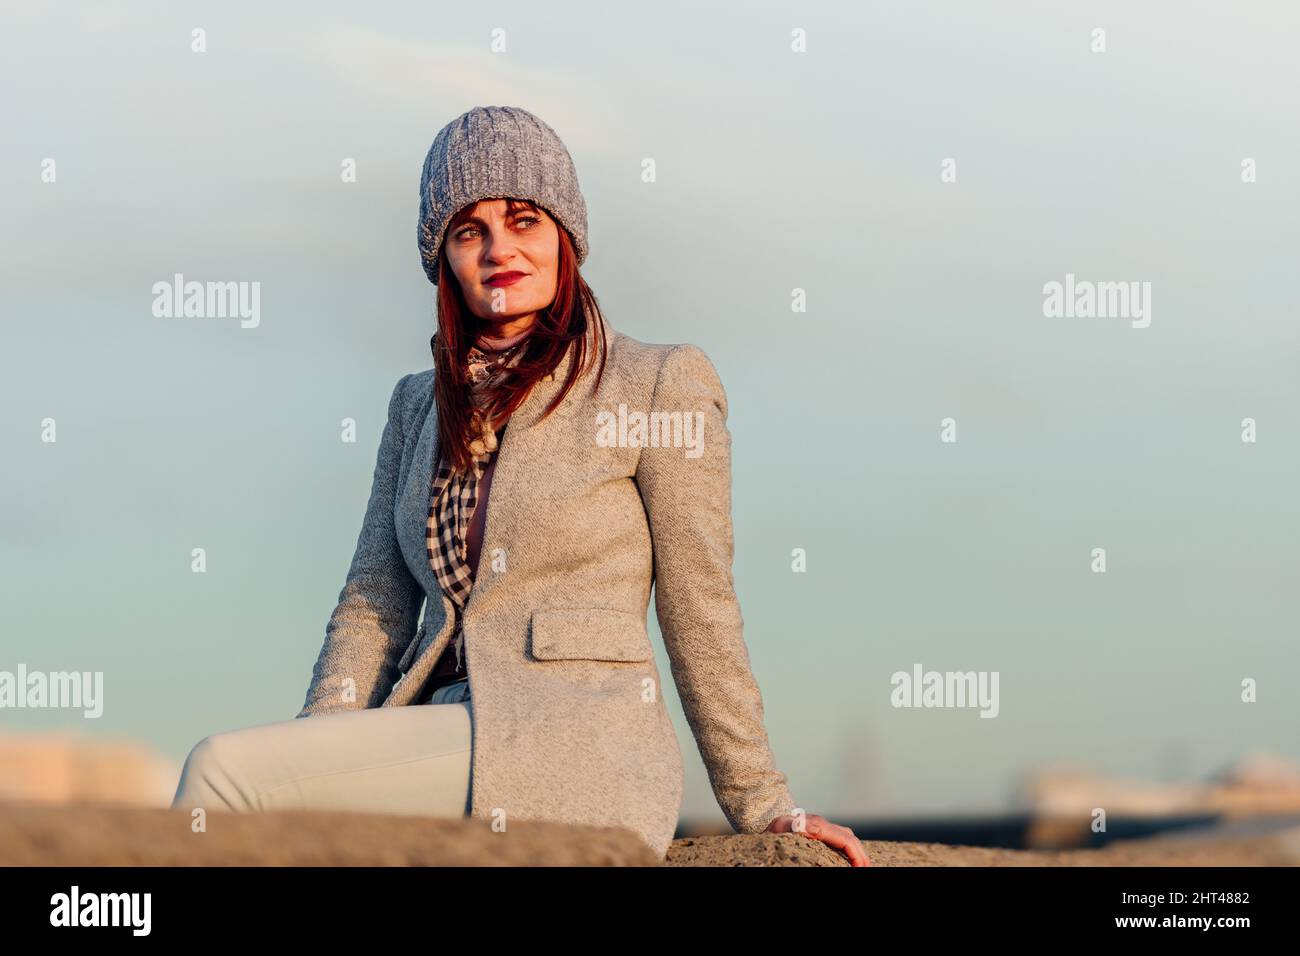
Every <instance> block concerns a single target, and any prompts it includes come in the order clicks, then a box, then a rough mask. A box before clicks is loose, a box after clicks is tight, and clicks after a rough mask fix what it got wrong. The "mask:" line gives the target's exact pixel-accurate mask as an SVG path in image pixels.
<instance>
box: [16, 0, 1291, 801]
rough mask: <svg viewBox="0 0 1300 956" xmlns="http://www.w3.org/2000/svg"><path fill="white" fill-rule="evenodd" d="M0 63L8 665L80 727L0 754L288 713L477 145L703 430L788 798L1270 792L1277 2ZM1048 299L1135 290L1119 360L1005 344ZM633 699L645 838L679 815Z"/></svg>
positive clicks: (693, 791) (77, 36)
mask: <svg viewBox="0 0 1300 956" xmlns="http://www.w3.org/2000/svg"><path fill="white" fill-rule="evenodd" d="M4 19H5V28H4V30H3V31H0V91H2V92H0V108H2V109H3V114H2V115H3V117H4V123H3V124H0V146H2V148H0V204H2V208H3V210H4V215H3V217H0V220H2V221H0V280H2V282H3V288H4V295H3V310H2V312H0V317H2V319H3V323H4V333H5V340H4V348H3V350H2V351H0V372H2V373H3V374H2V375H0V435H2V436H3V442H4V444H3V447H4V452H5V454H4V463H5V467H4V468H3V469H0V499H2V500H3V502H4V524H3V536H2V537H0V582H2V583H0V589H2V590H0V596H2V597H3V598H4V602H5V610H6V613H5V614H4V616H3V623H2V624H0V669H10V670H12V669H14V668H15V667H16V666H17V665H18V664H19V663H20V662H21V663H24V664H25V665H26V666H27V667H28V668H29V669H32V670H38V669H39V670H48V671H54V670H80V671H102V672H103V673H104V680H105V698H106V700H105V712H104V714H103V716H102V717H101V718H99V719H97V720H85V719H82V718H80V717H79V716H77V715H70V714H69V713H68V712H67V711H57V710H47V711H32V710H24V711H0V722H2V723H0V729H5V730H8V729H23V730H37V729H59V728H66V729H75V730H78V731H81V732H85V733H89V734H99V735H124V736H130V737H134V738H137V739H141V740H145V741H147V742H148V743H150V744H151V745H153V746H155V747H157V748H158V749H159V750H160V751H161V752H163V753H164V754H166V755H168V756H170V757H171V758H173V759H175V760H177V761H178V762H179V761H181V760H183V759H184V757H185V755H186V754H187V753H188V751H189V749H190V747H192V746H193V745H194V744H195V743H197V742H198V740H200V739H201V738H202V737H204V736H206V735H208V734H211V733H215V732H218V731H221V730H228V729H235V728H237V727H242V726H246V725H251V724H256V723H264V722H271V721H275V720H281V719H288V718H290V717H292V716H293V715H294V714H295V713H296V712H297V711H298V709H299V708H300V707H301V705H302V701H303V697H304V695H305V692H306V689H307V685H308V683H309V680H310V675H311V667H312V664H313V663H314V661H315V659H316V655H317V652H318V651H319V648H320V644H321V641H322V640H323V638H324V629H325V624H326V622H327V621H328V619H329V616H330V613H331V612H332V610H333V608H334V604H335V602H336V600H337V597H338V592H339V589H340V588H341V587H342V584H343V579H344V576H345V574H346V571H347V568H348V565H349V563H350V560H351V557H352V549H353V547H354V546H355V543H356V535H357V532H358V530H359V528H360V521H361V516H362V513H363V510H364V507H365V503H366V496H367V494H368V491H369V486H370V479H371V473H372V470H373V468H374V454H375V450H376V448H377V445H378V440H379V435H380V432H381V430H382V427H383V423H384V417H385V413H386V408H387V401H388V398H389V396H390V394H391V391H392V387H393V385H394V383H395V382H396V381H397V379H398V378H400V377H401V376H402V375H404V374H406V373H407V372H412V371H418V370H421V369H424V368H427V367H428V337H429V335H430V333H431V331H432V329H433V314H432V306H433V292H434V289H433V286H431V285H430V284H429V283H428V281H427V279H426V278H425V276H424V274H423V271H422V269H421V268H420V262H419V254H418V249H417V245H416V230H415V225H416V214H417V209H418V187H419V174H420V168H421V165H422V163H423V160H424V156H425V153H426V151H427V150H428V147H429V144H430V143H431V142H432V140H433V137H434V135H435V134H436V133H437V131H438V129H439V128H441V127H442V126H443V125H444V124H445V123H447V122H449V121H450V120H451V119H453V118H454V117H456V116H458V115H459V114H460V113H462V112H464V111H465V110H467V109H469V108H471V107H473V106H476V105H513V106H521V107H524V108H525V109H528V110H530V111H532V112H534V113H535V114H537V115H538V116H539V117H541V118H542V119H544V120H545V121H546V122H547V123H548V124H550V125H551V126H552V127H553V128H554V129H555V130H556V131H557V133H558V134H559V135H560V137H561V138H562V139H563V140H564V142H565V143H566V145H567V146H568V148H569V151H570V153H571V154H572V156H573V158H574V161H575V164H576V167H577V170H578V175H579V180H580V182H581V185H582V190H583V194H584V197H585V199H586V203H587V207H588V210H589V240H590V246H591V252H590V257H589V258H588V260H587V261H586V263H585V264H584V266H583V270H582V271H583V275H584V277H585V279H586V280H587V282H588V283H589V284H590V285H591V286H592V288H593V289H594V290H595V292H596V294H597V296H598V298H599V300H600V303H601V305H602V307H603V309H604V311H605V314H606V317H607V318H608V319H609V321H610V323H611V324H612V325H613V326H614V328H616V329H618V330H619V331H622V332H624V333H626V334H628V335H630V336H632V337H633V338H637V339H640V340H641V341H646V342H660V343H677V342H689V343H693V344H696V345H698V346H699V347H700V348H702V349H704V350H705V351H706V353H707V354H708V355H709V356H710V358H711V359H712V360H713V362H714V364H715V366H716V368H717V369H718V372H719V374H720V376H721V378H722V381H723V383H724V386H725V388H726V390H727V396H728V400H729V407H730V416H729V419H728V425H729V427H730V430H731V432H732V437H733V462H732V464H733V516H734V523H735V542H736V563H735V577H736V588H737V595H738V598H739V600H740V604H741V608H742V611H743V615H744V620H745V638H746V642H747V644H748V647H749V650H750V655H751V660H752V663H753V668H754V673H755V676H756V678H757V680H758V683H759V685H760V687H761V688H762V692H763V701H764V706H765V713H766V726H767V728H768V732H769V734H770V737H771V742H772V746H773V750H774V753H775V755H776V758H777V764H778V766H779V767H780V768H781V769H782V770H783V772H785V773H786V774H787V776H788V777H789V778H790V783H791V789H792V792H793V793H794V795H795V797H796V799H797V800H799V801H800V802H801V804H803V805H804V806H805V807H807V808H809V809H810V810H812V811H813V812H820V813H824V814H826V815H827V816H830V817H831V818H832V819H834V818H835V817H836V816H841V817H850V816H852V817H862V816H869V815H874V816H892V815H905V814H917V813H985V812H999V811H1003V810H1006V809H1008V808H1009V807H1011V806H1013V805H1014V803H1015V799H1016V794H1017V792H1018V789H1017V788H1018V787H1019V785H1020V783H1021V782H1022V781H1023V780H1024V777H1025V775H1026V774H1027V773H1030V772H1032V771H1034V770H1037V769H1039V768H1042V767H1044V766H1049V765H1050V766H1077V767H1081V768H1085V769H1088V770H1091V771H1094V772H1097V773H1106V774H1116V775H1123V776H1133V777H1142V778H1147V779H1162V780H1164V779H1175V778H1189V777H1203V776H1205V775H1208V774H1212V773H1215V772H1217V771H1219V770H1222V769H1223V768H1224V767H1225V766H1227V765H1228V764H1230V763H1232V762H1233V761H1235V760H1237V759H1238V758H1240V757H1242V756H1243V755H1245V754H1247V753H1249V752H1252V751H1269V752H1273V753H1278V754H1282V755H1284V756H1289V757H1291V758H1294V759H1300V737H1298V735H1297V734H1296V727H1297V726H1300V693H1298V691H1300V687H1298V686H1297V683H1298V681H1300V640H1297V638H1298V637H1300V634H1297V624H1296V621H1297V611H1300V587H1297V583H1296V582H1297V574H1296V568H1297V546H1298V542H1300V503H1297V497H1296V490H1295V489H1296V486H1297V474H1298V472H1300V426H1298V425H1297V416H1296V409H1297V407H1300V331H1297V318H1298V316H1297V304H1296V297H1295V287H1296V281H1295V276H1296V275H1297V269H1296V260H1297V255H1298V254H1300V215H1298V213H1300V124H1297V123H1296V122H1295V117H1296V116H1300V67H1297V65H1296V58H1295V49H1294V38H1295V36H1297V35H1300V33H1298V30H1300V8H1298V7H1297V6H1296V5H1294V4H1290V3H1283V2H1254V3H1250V4H1228V3H1225V2H1218V3H1207V2H1148V3H1143V4H1127V3H1091V4H1087V5H1068V4H1055V3H1053V4H1044V3H1032V2H1003V3H992V2H962V3H958V2H950V3H937V2H929V3H926V2H919V3H904V2H896V3H879V2H876V3H870V2H867V3H803V2H800V3H745V4H717V5H702V4H685V3H664V4H655V5H654V6H653V7H649V8H647V7H639V6H632V7H629V6H627V5H616V4H597V3H583V4H578V3H574V4H562V5H548V6H547V7H545V8H543V7H540V6H538V5H537V4H527V3H498V4H493V5H491V6H490V7H488V8H482V7H475V6H473V5H466V4H457V5H448V4H438V3H432V4H431V3H391V4H383V5H379V4H363V5H356V4H345V3H337V2H321V3H314V4H311V5H310V7H291V6H289V5H283V6H275V5H271V6H268V5H265V4H254V3H246V2H245V3H222V4H215V3H214V4H176V3H162V2H139V3H133V4H122V5H114V6H108V5H102V4H96V3H66V4H59V5H57V7H56V6H54V5H44V4H31V3H27V4H16V3H7V4H5V8H4ZM195 29H201V30H203V31H204V38H205V41H206V49H205V50H204V52H201V53H199V52H195V51H194V50H193V49H192V45H193V42H194V40H193V37H194V34H193V31H194V30H195ZM1098 29H1100V30H1102V31H1104V50H1099V49H1098V46H1099V43H1101V42H1103V38H1102V37H1101V35H1099V34H1097V33H1096V31H1097V30H1098ZM798 37H803V38H804V39H805V41H806V42H805V43H804V45H803V48H802V51H801V52H800V51H796V50H795V49H793V48H792V47H793V46H795V45H796V44H797V38H798ZM494 38H495V40H496V43H497V50H496V51H495V52H494V49H493V42H494ZM502 38H504V45H505V46H504V49H503V50H502V49H500V43H501V41H502ZM647 159H652V160H653V162H654V168H655V172H656V175H655V178H654V181H653V182H646V181H644V179H643V176H642V170H643V168H644V163H645V160H647ZM48 160H53V167H52V168H53V171H54V181H52V182H51V181H46V179H47V178H48V173H47V170H48V169H50V168H51V167H50V166H49V164H48V162H47V161H48ZM347 160H351V161H353V162H354V163H355V168H356V171H357V173H356V181H355V182H344V181H343V178H342V176H341V175H340V170H341V166H342V164H343V163H344V162H345V161H347ZM1247 168H1248V169H1249V170H1250V171H1251V172H1249V173H1247V172H1245V171H1244V170H1246V169H1247ZM954 171H955V177H954V175H953V173H954ZM176 273H182V274H183V275H185V276H186V277H189V278H195V279H199V280H201V281H202V280H208V279H212V280H221V281H248V282H252V281H256V282H258V283H260V290H261V300H260V321H259V323H258V324H257V326H256V327H252V328H243V327H241V325H240V323H239V322H238V320H234V319H193V318H191V319H185V318H164V317H158V316H155V315H154V313H153V310H152V304H153V293H152V291H151V289H152V286H153V284H154V283H156V282H159V281H170V280H171V277H172V276H173V275H174V274H176ZM1067 275H1068V276H1073V277H1074V278H1075V280H1078V281H1084V282H1097V283H1103V282H1124V283H1128V282H1136V283H1139V284H1141V283H1149V284H1150V285H1149V286H1145V287H1144V288H1149V290H1150V298H1149V306H1150V311H1149V314H1148V315H1147V320H1149V322H1148V324H1145V325H1144V326H1143V325H1142V323H1141V322H1139V321H1137V320H1136V319H1134V320H1132V321H1131V320H1130V318H1128V317H1124V316H1118V317H1117V316H1106V317H1088V316H1078V315H1076V316H1069V317H1057V316H1049V315H1047V314H1045V309H1044V298H1045V295H1044V287H1045V285H1047V284H1048V283H1052V282H1061V283H1065V282H1066V281H1067V279H1066V277H1067ZM1140 287H1142V286H1140ZM795 290H802V291H801V293H800V294H796V292H795ZM799 302H802V303H803V305H804V308H802V309H799V308H796V305H797V304H798V303H799ZM345 417H353V418H355V419H356V421H357V423H358V440H357V442H356V443H355V444H345V443H342V442H340V441H339V434H338V431H339V428H338V426H339V422H340V420H341V419H342V418H345ZM47 418H52V419H54V420H55V422H56V423H57V436H58V440H57V442H55V443H48V442H43V441H42V440H41V432H42V428H43V426H42V422H43V420H45V419H47ZM1247 418H1250V419H1253V421H1254V422H1255V429H1256V432H1255V439H1256V440H1255V441H1253V442H1246V441H1243V440H1242V433H1243V425H1242V422H1243V420H1244V419H1247ZM946 419H951V420H952V422H953V423H954V424H953V427H954V428H955V437H956V440H955V441H944V440H943V437H944V427H943V423H944V421H945V420H946ZM949 437H951V436H949ZM196 546H200V547H204V548H205V549H206V551H207V554H208V569H207V572H206V573H204V574H194V573H192V572H191V570H190V561H191V558H190V553H191V548H193V547H196ZM1095 548H1104V549H1105V553H1106V570H1105V572H1104V573H1098V572H1097V571H1096V570H1094V560H1095V559H1094V554H1093V551H1094V549H1095ZM795 549H804V553H805V554H806V556H807V563H806V570H803V571H796V570H794V569H793V568H792V554H793V553H794V551H795ZM649 622H650V626H651V632H652V634H653V635H655V642H656V648H657V655H658V659H659V663H660V668H661V673H663V674H664V675H667V674H668V670H667V658H666V654H665V653H664V650H663V646H662V643H661V642H660V641H659V637H658V629H657V624H656V622H655V618H654V613H653V607H652V608H651V612H650V615H649ZM916 665H920V666H921V667H922V668H924V669H926V670H937V671H977V672H986V673H993V672H996V673H997V674H998V675H999V685H998V686H999V688H1000V690H999V693H1000V702H999V711H998V716H997V717H996V718H995V719H982V718H980V716H979V714H978V713H977V712H976V711H975V710H973V709H970V708H954V707H949V708H903V707H895V706H893V704H892V702H891V694H892V692H893V686H892V684H891V676H892V675H893V674H895V673H896V672H898V671H907V672H911V671H912V669H913V667H914V666H916ZM1246 680H1252V681H1255V682H1257V684H1256V686H1257V698H1256V699H1255V700H1254V702H1249V703H1248V702H1244V701H1243V700H1242V682H1243V681H1246ZM668 693H669V696H670V706H671V709H672V713H673V716H674V720H675V722H676V725H677V728H678V731H679V739H680V741H681V744H682V751H683V754H684V756H685V758H686V764H687V792H686V798H685V801H684V805H683V816H692V815H714V816H716V815H717V814H718V811H717V807H716V804H715V803H714V801H713V798H712V796H711V794H710V792H709V788H708V781H707V778H706V776H705V773H704V769H703V766H702V764H701V763H700V760H699V757H698V754H697V752H696V750H695V747H694V745H693V742H692V740H691V737H690V731H689V728H688V727H687V725H686V723H685V721H684V719H683V718H682V714H681V710H680V706H679V704H678V702H677V699H676V696H675V694H674V693H673V692H672V691H671V690H669V691H668Z"/></svg>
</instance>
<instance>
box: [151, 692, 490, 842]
mask: <svg viewBox="0 0 1300 956" xmlns="http://www.w3.org/2000/svg"><path fill="white" fill-rule="evenodd" d="M472 741H473V710H472V708H471V704H470V701H469V684H468V682H467V681H464V680H462V681H458V682H456V683H454V684H449V685H447V686H446V687H440V688H439V689H438V690H437V691H435V692H434V694H433V696H432V697H431V698H430V701H429V703H427V704H415V705H411V706H407V707H372V708H367V709H365V710H349V711H343V712H341V713H339V712H336V713H332V714H319V715H317V716H314V717H300V718H297V717H296V718H294V719H292V720H285V721H279V722H277V723H272V724H261V725H259V726H256V727H247V728H244V729H243V730H233V731H229V732H226V733H219V734H214V735H212V736H210V737H206V738H204V739H203V740H201V741H199V743H198V744H197V745H196V746H195V747H194V749H193V750H191V751H190V755H189V757H187V758H186V760H185V767H184V769H183V770H182V771H181V779H180V784H179V786H177V788H176V796H175V797H174V798H173V799H172V807H173V809H186V810H192V809H194V808H196V807H203V808H205V809H207V810H218V811H222V810H225V811H236V812H245V813H247V812H260V811H264V810H300V809H309V810H352V811H363V812H369V813H400V814H410V815H415V816H435V817H463V816H465V815H466V814H467V813H468V812H469V798H470V756H471V744H472Z"/></svg>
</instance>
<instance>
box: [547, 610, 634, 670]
mask: <svg viewBox="0 0 1300 956" xmlns="http://www.w3.org/2000/svg"><path fill="white" fill-rule="evenodd" d="M532 625H533V626H532V632H533V633H532V651H533V657H535V658H537V659H538V660H542V661H559V660H587V661H628V662H631V663H638V662H642V661H648V660H650V659H651V658H652V657H653V656H654V651H653V649H652V648H651V646H650V635H649V633H648V632H647V631H646V624H645V621H644V620H642V619H640V618H638V617H637V615H635V614H633V613H631V612H630V611H620V610H617V609H615V608H607V607H547V608H538V609H536V610H534V611H533V614H532Z"/></svg>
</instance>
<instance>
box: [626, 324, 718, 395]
mask: <svg viewBox="0 0 1300 956" xmlns="http://www.w3.org/2000/svg"><path fill="white" fill-rule="evenodd" d="M609 351H610V360H611V361H612V362H613V363H614V364H615V367H616V368H618V370H619V372H620V374H621V376H622V377H623V378H625V379H629V380H632V381H638V382H642V383H644V384H647V385H649V386H650V387H653V386H654V385H655V384H656V383H657V382H658V381H660V380H661V379H662V378H663V376H664V374H665V372H668V373H669V374H670V375H676V374H679V373H680V374H684V375H685V376H686V377H687V378H696V379H698V378H705V379H711V378H716V377H717V370H716V368H715V367H714V364H713V360H712V359H711V358H709V356H708V353H706V352H705V351H704V349H702V348H700V347H699V346H698V345H695V344H693V343H691V342H667V343H661V342H642V341H640V340H639V339H634V338H633V337H632V336H630V335H626V334H624V333H622V332H615V333H614V336H613V339H612V341H611V342H610V350H609ZM670 361H671V363H672V367H671V368H670V367H669V362H670Z"/></svg>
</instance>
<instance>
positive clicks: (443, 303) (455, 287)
mask: <svg viewBox="0 0 1300 956" xmlns="http://www.w3.org/2000/svg"><path fill="white" fill-rule="evenodd" d="M473 208H474V204H470V205H469V206H466V207H465V208H464V209H462V210H461V211H460V212H458V213H457V214H456V215H455V216H454V217H453V218H452V220H451V222H450V223H449V224H448V226H447V233H446V234H447V235H450V233H451V230H452V228H453V227H454V226H456V225H459V223H460V221H462V220H463V219H465V218H468V216H469V214H470V211H471V210H472V209H473ZM518 208H527V209H531V210H533V211H535V212H536V211H538V207H537V205H536V204H535V203H533V202H530V201H529V200H526V199H507V200H506V211H507V214H509V213H513V212H514V211H515V210H516V209H518ZM556 225H557V226H559V229H558V232H559V234H560V248H559V259H558V262H557V268H556V273H557V274H556V282H555V298H554V299H553V300H552V302H551V304H550V305H548V306H547V307H546V308H544V309H542V310H541V311H540V312H539V313H538V315H537V319H536V321H535V322H534V323H533V327H532V330H531V332H530V333H529V335H528V338H527V340H526V342H527V345H526V346H525V349H524V354H523V355H522V356H521V357H520V359H519V361H518V363H516V364H515V365H514V366H512V367H510V368H507V369H506V370H505V371H504V372H503V373H502V374H501V376H500V377H499V380H498V381H497V382H496V383H495V384H494V385H493V386H492V387H490V388H488V389H487V390H485V391H484V393H483V396H482V398H483V402H484V411H485V413H486V414H487V416H488V419H489V420H490V421H492V422H498V421H504V420H505V419H506V418H508V417H509V416H510V415H511V414H513V413H514V411H515V409H517V408H518V407H519V406H520V404H522V403H523V400H524V399H525V398H526V397H527V396H528V393H529V391H530V390H531V389H532V387H533V386H534V385H536V384H537V383H538V382H539V381H541V380H542V379H543V378H544V377H546V376H547V375H550V374H551V373H552V372H554V371H555V369H556V367H557V366H559V364H560V361H561V360H562V359H563V358H564V354H565V352H566V351H567V349H568V348H569V347H570V345H572V346H573V348H575V349H576V350H577V351H576V353H575V355H574V361H573V364H572V365H571V366H570V368H569V374H568V377H567V378H566V379H565V381H564V387H563V388H562V389H560V392H559V394H558V395H556V396H555V398H554V399H552V400H551V403H550V405H548V406H547V407H546V410H545V412H543V414H542V417H543V418H545V417H546V416H547V415H549V414H551V412H553V411H554V410H555V409H556V408H557V407H558V406H559V404H560V402H562V401H564V397H565V396H566V395H568V393H569V391H570V389H572V388H573V385H574V383H575V382H576V381H577V379H578V378H579V376H581V375H583V374H584V373H585V372H586V371H587V369H586V368H584V367H583V366H584V362H587V364H591V363H592V362H594V359H590V358H589V356H588V355H587V341H586V340H587V329H588V323H589V322H595V325H596V330H597V337H598V338H599V340H600V371H599V372H598V373H597V376H596V383H595V387H596V388H599V387H600V381H601V378H602V377H603V376H604V373H605V353H606V351H607V350H608V343H607V342H606V341H605V329H604V326H603V324H602V323H601V322H599V321H598V316H600V314H601V313H600V305H599V303H597V301H596V295H595V293H594V292H592V291H591V287H590V286H588V285H587V283H586V281H584V280H583V278H582V276H581V274H580V273H579V272H578V259H577V253H576V252H575V250H574V248H573V240H572V238H571V237H570V236H569V233H568V230H566V229H565V228H564V227H563V226H560V224H559V222H556ZM445 250H446V240H445V239H444V241H443V248H442V249H441V250H439V254H438V331H437V333H435V334H434V336H433V337H432V338H431V339H430V340H429V346H430V348H431V350H432V351H433V365H434V375H433V381H434V398H435V400H436V401H437V403H438V440H439V447H440V448H441V449H442V455H443V457H444V458H445V457H446V456H447V455H450V456H451V460H452V464H453V466H454V467H455V468H456V470H458V471H461V472H467V471H468V470H469V467H470V461H471V459H472V457H473V456H472V454H471V452H470V450H469V443H470V440H471V439H473V438H475V437H477V436H475V435H470V434H469V428H470V422H471V417H470V416H471V412H472V410H473V406H472V403H471V399H470V388H469V381H468V379H467V378H466V376H465V357H466V355H467V354H468V352H469V347H470V346H471V345H473V344H474V339H475V338H476V337H477V335H478V334H479V333H480V332H481V331H482V328H481V325H480V323H481V322H482V320H481V319H479V318H478V317H477V316H475V315H474V314H473V313H472V312H471V311H470V310H469V307H468V306H467V305H466V304H465V297H464V294H463V293H462V291H461V288H460V282H459V281H458V280H457V279H456V276H455V273H453V272H452V270H451V265H450V264H449V263H448V262H447V255H446V251H445Z"/></svg>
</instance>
